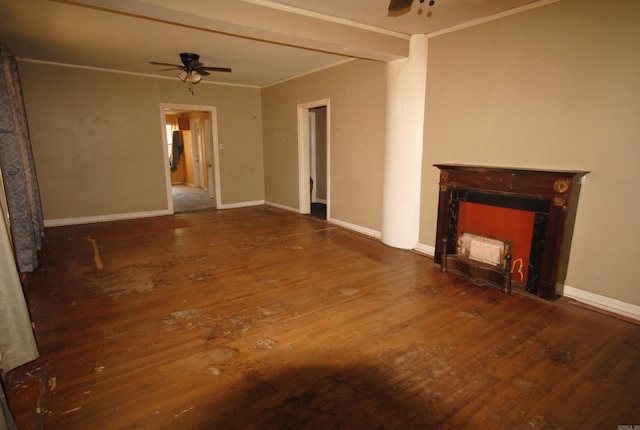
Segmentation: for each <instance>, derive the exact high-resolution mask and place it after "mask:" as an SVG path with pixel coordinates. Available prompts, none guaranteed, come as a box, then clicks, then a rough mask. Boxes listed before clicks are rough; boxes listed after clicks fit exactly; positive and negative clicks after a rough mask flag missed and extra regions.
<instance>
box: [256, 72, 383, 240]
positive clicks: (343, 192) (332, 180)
mask: <svg viewBox="0 0 640 430" xmlns="http://www.w3.org/2000/svg"><path fill="white" fill-rule="evenodd" d="M385 82H386V66H385V64H384V63H379V62H373V61H365V60H357V61H351V62H348V63H344V64H341V65H339V66H337V67H333V68H331V69H327V70H323V71H319V72H316V73H313V74H311V75H307V76H303V77H300V78H297V79H294V80H291V81H287V82H284V83H281V84H278V85H274V86H271V87H268V88H265V89H263V91H262V115H263V123H264V129H263V130H264V131H263V135H264V148H265V151H264V153H265V186H266V188H265V196H266V200H267V201H268V202H273V203H276V204H279V205H283V206H287V207H290V208H295V209H297V208H298V207H299V203H298V134H297V133H298V131H297V130H298V129H297V110H296V109H297V105H298V104H300V103H309V102H313V101H316V100H322V99H330V109H329V119H328V121H329V128H330V130H329V157H330V158H329V164H330V177H329V179H328V182H329V199H330V202H329V204H330V207H329V211H330V216H331V218H334V219H337V220H341V221H344V222H347V223H352V224H355V225H358V226H362V227H365V228H368V229H372V230H375V231H380V223H381V213H382V207H381V205H382V201H381V199H382V171H383V158H384V122H385V97H386V95H385V92H386V83H385ZM307 180H308V179H307Z"/></svg>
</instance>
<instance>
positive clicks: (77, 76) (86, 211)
mask: <svg viewBox="0 0 640 430" xmlns="http://www.w3.org/2000/svg"><path fill="white" fill-rule="evenodd" d="M19 70H20V76H21V80H22V85H23V91H24V96H25V104H26V108H27V115H28V118H29V125H30V131H31V139H32V145H33V152H34V158H35V162H36V168H37V172H38V179H39V183H40V188H41V195H42V203H43V210H44V216H45V220H57V219H69V218H73V219H81V218H85V217H103V216H113V215H120V214H130V213H139V212H148V211H161V210H166V209H167V207H168V206H167V192H166V179H165V168H166V165H167V161H166V155H165V154H166V150H165V148H164V146H163V144H162V133H163V131H162V129H161V123H160V118H161V117H160V103H176V104H190V105H205V106H216V108H217V113H218V135H219V143H220V144H222V145H224V150H221V151H220V175H221V187H222V196H221V198H222V203H223V204H230V203H237V202H245V201H255V200H261V199H264V191H263V190H264V183H263V179H264V175H263V171H262V123H261V117H260V91H259V90H258V89H254V88H242V87H230V86H219V85H210V84H200V85H198V86H197V87H196V88H195V93H196V94H195V95H194V96H192V95H191V94H190V93H189V92H188V90H187V86H186V85H185V84H183V83H181V82H180V81H179V80H178V79H174V80H170V79H158V78H148V77H139V76H132V75H125V74H120V73H109V72H102V71H93V70H86V69H77V68H71V67H60V66H54V65H46V64H36V63H29V62H19Z"/></svg>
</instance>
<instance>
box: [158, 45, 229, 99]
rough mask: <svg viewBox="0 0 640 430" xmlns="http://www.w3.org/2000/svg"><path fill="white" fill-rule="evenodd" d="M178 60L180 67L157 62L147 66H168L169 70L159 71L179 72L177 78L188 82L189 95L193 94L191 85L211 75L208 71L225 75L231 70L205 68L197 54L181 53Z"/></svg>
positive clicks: (162, 70)
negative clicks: (180, 62) (180, 63)
mask: <svg viewBox="0 0 640 430" xmlns="http://www.w3.org/2000/svg"><path fill="white" fill-rule="evenodd" d="M180 60H181V61H182V65H179V64H170V63H160V62H157V61H149V64H153V65H154V66H169V68H167V69H160V71H161V72H167V71H169V70H180V72H179V73H178V78H180V80H181V81H182V82H189V91H191V94H193V90H192V89H191V84H197V83H198V82H200V81H201V80H202V77H203V76H207V75H210V74H211V73H209V71H212V72H226V73H230V72H231V69H230V68H228V67H209V66H205V65H204V64H202V63H201V62H200V56H199V55H198V54H192V53H189V52H183V53H181V54H180Z"/></svg>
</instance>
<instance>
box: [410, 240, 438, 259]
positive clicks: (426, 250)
mask: <svg viewBox="0 0 640 430" xmlns="http://www.w3.org/2000/svg"><path fill="white" fill-rule="evenodd" d="M413 249H414V250H416V251H417V252H419V253H421V254H426V255H428V256H429V257H434V256H435V255H436V248H435V247H433V246H431V245H425V244H423V243H418V245H416V247H415V248H413Z"/></svg>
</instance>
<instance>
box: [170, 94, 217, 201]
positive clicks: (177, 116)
mask: <svg viewBox="0 0 640 430" xmlns="http://www.w3.org/2000/svg"><path fill="white" fill-rule="evenodd" d="M160 109H161V125H162V130H163V133H162V135H163V145H164V148H163V149H164V152H165V154H166V155H167V159H168V163H167V169H166V187H167V204H168V207H169V211H170V212H171V213H180V212H191V211H197V210H205V209H211V208H216V209H219V208H220V185H219V184H220V180H219V163H218V151H217V149H218V147H217V118H216V109H215V107H213V106H193V105H174V104H161V105H160Z"/></svg>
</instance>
